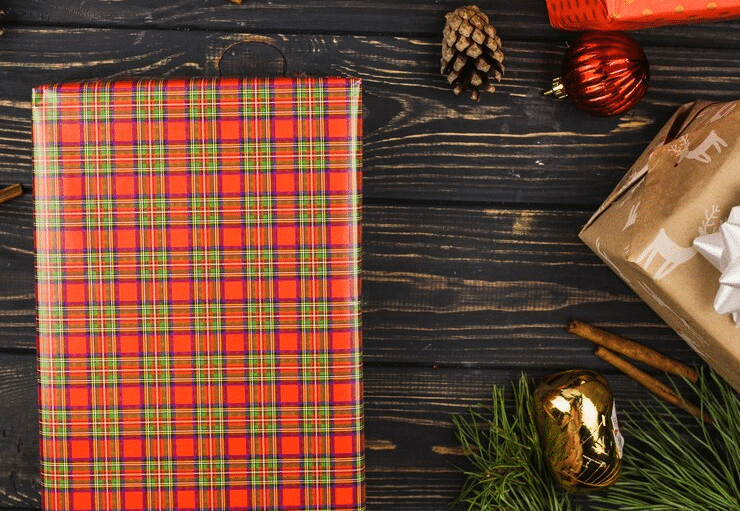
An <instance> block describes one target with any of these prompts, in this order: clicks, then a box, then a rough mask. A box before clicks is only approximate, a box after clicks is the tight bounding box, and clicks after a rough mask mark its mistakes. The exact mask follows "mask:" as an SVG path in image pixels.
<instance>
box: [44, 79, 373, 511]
mask: <svg viewBox="0 0 740 511" xmlns="http://www.w3.org/2000/svg"><path fill="white" fill-rule="evenodd" d="M360 115H361V107H360V82H359V80H355V79H342V78H322V79H310V78H303V79H296V80H290V79H275V80H258V79H249V80H240V79H212V80H211V79H189V80H174V79H173V80H161V81H158V80H142V81H133V82H123V81H122V82H105V83H78V84H62V85H55V86H47V87H41V88H39V89H36V90H35V91H34V99H33V121H34V125H33V136H34V195H35V223H36V226H35V229H36V250H37V255H36V268H37V298H38V356H39V380H40V382H39V383H40V388H39V401H40V429H41V472H42V484H43V507H44V509H46V510H49V511H62V510H70V511H72V510H74V511H92V510H95V511H101V510H129V509H130V510H137V511H141V510H144V509H146V510H162V511H164V510H167V511H184V510H190V511H196V510H198V511H202V510H223V509H230V510H268V509H269V510H301V511H305V510H322V511H324V510H360V509H364V495H365V493H364V443H363V418H362V382H361V351H360V350H361V344H360V318H359V315H360V306H359V303H360V302H359V300H360V296H359V290H360V285H359V268H360V266H359V262H360V261H359V258H360V245H359V218H360V217H359V207H360V144H361V141H360V136H361V117H360Z"/></svg>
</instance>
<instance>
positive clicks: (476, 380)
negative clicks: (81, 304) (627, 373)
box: [0, 355, 649, 511]
mask: <svg viewBox="0 0 740 511" xmlns="http://www.w3.org/2000/svg"><path fill="white" fill-rule="evenodd" d="M567 368H570V366H567ZM604 371H605V372H604V374H606V375H607V377H608V379H609V381H610V384H611V385H612V389H613V392H614V395H615V399H617V400H618V402H620V411H628V412H629V411H633V410H632V408H631V407H630V406H629V404H628V403H629V401H630V400H635V399H641V400H647V399H649V398H648V396H647V394H646V392H645V391H644V390H643V389H642V388H641V387H639V386H638V385H636V384H634V383H633V382H631V381H629V380H627V379H626V378H624V377H622V376H620V375H616V374H612V373H609V372H608V369H607V368H606V367H605V366H604ZM527 374H528V376H530V377H531V378H534V379H536V380H539V379H541V378H543V377H544V376H546V375H547V374H549V373H547V372H543V370H541V369H539V370H532V371H529V372H527ZM519 375H520V371H518V370H509V371H500V370H496V371H491V370H461V369H425V368H413V367H408V368H405V369H403V370H399V369H398V368H397V367H389V366H383V365H370V366H368V367H367V368H366V371H365V431H366V437H367V441H368V445H369V446H373V445H382V446H385V448H380V449H373V448H369V449H368V450H367V452H366V462H367V488H368V492H367V493H368V509H369V510H373V509H376V510H381V509H404V510H414V511H415V510H429V511H432V510H438V511H442V510H445V509H447V504H448V503H449V501H450V500H452V499H453V498H454V497H455V495H456V493H457V492H458V491H459V489H460V487H461V485H462V482H463V477H462V476H461V474H460V473H459V472H458V471H457V470H456V469H455V468H454V466H460V465H464V463H465V460H464V457H463V456H462V452H461V451H460V448H459V445H458V443H457V441H456V440H455V438H454V435H453V428H452V423H451V421H450V415H451V414H465V413H467V411H468V409H469V408H470V407H478V406H479V405H482V404H486V403H488V401H489V400H490V391H491V388H492V386H494V385H499V386H503V387H510V385H511V384H512V383H513V382H514V381H516V380H517V379H518V378H519ZM35 379H36V364H35V358H34V357H33V356H32V355H15V356H9V355H3V357H2V358H0V395H2V396H3V399H2V401H0V509H3V508H4V509H15V510H16V511H17V509H18V508H21V509H22V508H33V509H38V508H39V507H40V476H39V463H38V426H37V414H36V389H35V385H34V383H35ZM638 419H639V417H638ZM639 423H640V422H639V420H635V421H633V422H629V421H624V420H622V421H621V424H622V427H623V431H624V432H625V435H626V436H627V440H628V442H629V430H630V428H634V427H639ZM627 449H629V443H628V444H627ZM627 452H628V451H627Z"/></svg>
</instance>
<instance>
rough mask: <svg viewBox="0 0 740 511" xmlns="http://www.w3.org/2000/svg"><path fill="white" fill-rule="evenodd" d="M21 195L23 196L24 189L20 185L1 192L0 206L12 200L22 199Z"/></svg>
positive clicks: (11, 186)
mask: <svg viewBox="0 0 740 511" xmlns="http://www.w3.org/2000/svg"><path fill="white" fill-rule="evenodd" d="M21 195H23V187H22V186H21V184H20V183H16V184H14V185H10V186H8V187H6V188H3V189H2V190H0V204H2V203H3V202H7V201H9V200H10V199H15V198H16V197H20V196H21Z"/></svg>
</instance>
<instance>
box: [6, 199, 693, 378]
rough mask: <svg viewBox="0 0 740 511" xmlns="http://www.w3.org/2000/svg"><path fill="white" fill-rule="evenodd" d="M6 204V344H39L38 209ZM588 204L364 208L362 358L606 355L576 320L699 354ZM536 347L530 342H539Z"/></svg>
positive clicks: (519, 359)
mask: <svg viewBox="0 0 740 511" xmlns="http://www.w3.org/2000/svg"><path fill="white" fill-rule="evenodd" d="M31 201H32V199H31V197H30V196H29V195H25V196H24V197H21V198H19V199H15V200H13V201H11V202H8V203H6V204H3V205H0V237H2V239H3V243H2V244H0V268H4V276H5V278H3V279H0V304H1V305H2V306H0V330H2V331H3V332H4V335H3V336H0V349H3V348H4V349H25V350H33V349H34V348H35V308H34V304H35V302H34V299H35V298H34V296H35V295H34V287H33V286H34V279H33V256H32V250H33V243H32V206H31ZM588 216H589V214H588V213H586V212H583V211H564V210H532V209H526V210H510V209H474V208H462V207H423V206H389V205H375V206H366V207H365V210H364V211H363V335H364V339H365V358H366V360H367V361H369V362H372V363H376V362H382V363H394V364H414V365H419V364H421V365H427V366H462V367H498V368H502V369H507V368H511V367H531V368H536V367H540V366H543V365H548V364H554V363H564V362H567V361H574V362H578V364H580V365H582V366H584V367H594V366H595V365H597V364H598V362H597V360H596V359H594V358H593V356H592V351H593V347H592V346H591V345H590V344H589V343H587V342H585V341H582V340H580V339H579V338H577V337H575V336H573V335H570V334H568V333H567V332H565V330H564V328H565V326H566V325H567V323H568V321H569V320H570V319H572V318H573V317H578V318H579V319H584V320H588V321H592V322H594V323H596V324H599V325H602V326H605V327H607V328H608V327H613V326H617V328H619V329H620V332H621V333H622V334H623V335H625V336H628V337H632V338H634V339H635V340H638V341H641V342H645V343H647V344H650V345H652V346H653V347H654V348H655V349H657V350H659V351H670V352H671V353H672V355H673V356H674V357H676V358H680V359H682V360H684V361H687V362H694V361H697V360H698V358H697V357H696V355H695V354H694V353H693V351H691V349H690V348H689V347H688V346H687V345H686V344H685V343H683V341H681V340H680V339H679V338H678V337H677V336H676V335H675V333H673V331H672V330H670V329H668V328H667V327H665V326H664V324H663V323H662V321H661V320H660V319H659V318H658V317H657V316H656V315H655V314H654V313H653V312H652V311H651V310H650V309H649V308H648V307H647V306H646V305H645V304H644V303H643V302H642V301H640V300H639V298H637V296H636V295H635V294H634V293H633V292H632V291H631V290H630V289H629V288H628V287H627V286H626V285H625V284H623V283H622V282H621V281H620V280H619V278H618V277H617V276H616V275H615V274H614V273H612V271H611V270H609V269H608V268H607V267H606V266H605V265H604V264H603V263H601V261H600V260H599V259H598V258H597V257H596V256H595V255H594V254H593V253H591V251H590V250H589V249H588V248H587V247H586V246H585V245H583V244H582V243H581V242H580V240H578V238H577V233H578V230H579V229H580V227H581V225H583V224H584V223H585V222H586V220H587V219H588ZM533 345H534V346H536V347H537V349H535V350H533V349H532V346H533Z"/></svg>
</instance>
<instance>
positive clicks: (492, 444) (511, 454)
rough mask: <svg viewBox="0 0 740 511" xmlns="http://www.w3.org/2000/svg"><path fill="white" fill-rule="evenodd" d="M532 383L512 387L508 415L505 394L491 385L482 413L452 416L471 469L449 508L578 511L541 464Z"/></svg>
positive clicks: (466, 471) (526, 379)
mask: <svg viewBox="0 0 740 511" xmlns="http://www.w3.org/2000/svg"><path fill="white" fill-rule="evenodd" d="M531 387H532V383H531V381H530V380H529V379H528V378H527V377H526V376H524V375H522V376H521V378H520V380H519V384H518V385H515V386H514V388H513V394H514V410H513V413H512V414H509V412H508V411H507V410H506V407H505V404H504V390H503V389H501V388H498V387H494V388H493V391H492V398H493V399H492V405H491V406H490V407H488V408H486V409H485V411H486V415H484V414H483V413H481V412H478V411H474V410H470V412H469V414H468V415H467V416H462V415H460V416H453V417H452V421H453V423H454V425H455V429H456V436H457V438H458V440H459V441H460V444H461V445H462V447H463V449H464V450H465V452H466V453H467V457H468V461H469V462H470V464H471V465H472V468H470V469H461V470H463V472H464V473H465V475H466V476H467V480H466V482H465V484H464V485H463V488H462V490H461V491H460V495H459V496H458V497H457V499H455V500H454V501H453V502H452V505H455V504H461V503H465V504H467V506H468V510H469V511H579V508H578V507H577V506H575V505H573V504H572V503H571V501H570V499H569V498H568V496H567V495H566V494H564V493H563V492H562V491H561V490H560V489H559V488H557V487H556V486H555V485H554V483H553V482H552V479H551V478H550V476H549V474H548V473H547V468H546V466H545V461H544V459H543V456H542V451H541V449H540V446H539V437H538V435H537V429H536V427H535V424H534V417H533V414H532V411H533V410H532V399H531V395H532V392H531Z"/></svg>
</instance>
